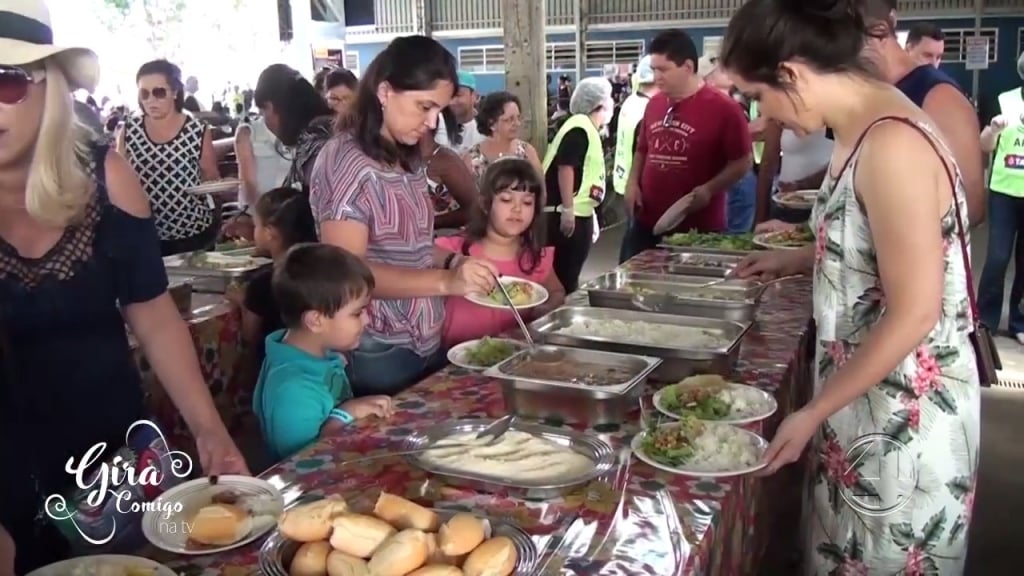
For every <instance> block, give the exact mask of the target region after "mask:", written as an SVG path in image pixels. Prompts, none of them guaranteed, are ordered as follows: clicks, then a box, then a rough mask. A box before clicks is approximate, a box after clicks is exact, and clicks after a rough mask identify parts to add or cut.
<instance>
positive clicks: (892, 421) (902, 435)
mask: <svg viewBox="0 0 1024 576" xmlns="http://www.w3.org/2000/svg"><path fill="white" fill-rule="evenodd" d="M882 432H883V433H885V434H888V435H889V436H892V437H893V438H894V439H896V440H898V441H900V442H902V443H903V444H909V443H910V441H911V436H910V410H907V409H903V410H897V411H895V412H893V413H892V416H891V417H890V418H889V421H888V422H886V423H885V427H884V428H883V429H882ZM891 444H892V443H891V442H887V443H886V445H887V446H889V445H891ZM895 449H896V448H895V446H893V450H895Z"/></svg>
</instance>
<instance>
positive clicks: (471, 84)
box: [434, 70, 484, 156]
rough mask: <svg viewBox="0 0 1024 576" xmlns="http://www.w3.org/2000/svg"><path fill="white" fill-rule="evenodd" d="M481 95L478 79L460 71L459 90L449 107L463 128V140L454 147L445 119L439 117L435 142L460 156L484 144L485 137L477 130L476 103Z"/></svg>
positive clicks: (469, 73)
mask: <svg viewBox="0 0 1024 576" xmlns="http://www.w3.org/2000/svg"><path fill="white" fill-rule="evenodd" d="M479 100H480V95H479V94H477V91H476V77H475V76H473V74H472V73H471V72H465V71H462V70H460V71H459V89H458V90H456V91H455V96H453V97H452V101H451V103H450V104H449V105H448V107H449V108H451V111H452V112H453V113H454V114H455V121H456V122H458V123H459V125H461V126H462V134H461V140H460V141H459V142H457V143H455V144H454V145H453V144H452V141H451V138H450V137H449V136H448V127H447V126H445V123H444V117H443V116H441V117H438V122H437V133H436V134H435V135H434V141H435V142H437V143H438V144H440V145H441V146H447V147H449V148H452V149H453V150H455V152H457V153H458V154H459V155H460V156H461V155H462V154H464V153H465V152H466V151H467V150H469V149H470V148H472V147H473V146H475V145H477V144H479V143H480V142H483V140H484V137H483V136H481V135H480V132H478V131H477V129H476V103H477V101H479Z"/></svg>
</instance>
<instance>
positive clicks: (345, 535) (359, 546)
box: [331, 514, 395, 558]
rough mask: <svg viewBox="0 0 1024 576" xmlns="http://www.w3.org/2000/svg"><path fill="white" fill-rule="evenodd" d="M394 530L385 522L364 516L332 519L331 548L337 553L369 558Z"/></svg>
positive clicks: (351, 515) (345, 515) (343, 516)
mask: <svg viewBox="0 0 1024 576" xmlns="http://www.w3.org/2000/svg"><path fill="white" fill-rule="evenodd" d="M394 533H395V529H394V528H393V527H392V526H391V525H390V524H388V523H387V522H385V521H383V520H381V519H380V518H374V517H373V516H366V515H364V514H343V515H341V516H338V517H337V518H335V519H334V531H332V532H331V546H332V547H333V548H334V549H335V550H337V551H338V552H344V553H345V554H351V555H352V556H356V557H359V558H369V557H370V556H373V553H374V552H375V551H376V550H377V548H379V547H380V545H381V544H383V543H384V541H385V540H387V539H388V538H389V537H391V536H392V535H393V534H394Z"/></svg>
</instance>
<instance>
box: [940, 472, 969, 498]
mask: <svg viewBox="0 0 1024 576" xmlns="http://www.w3.org/2000/svg"><path fill="white" fill-rule="evenodd" d="M946 488H949V492H950V494H952V495H953V497H954V498H956V499H957V500H961V501H962V500H963V499H964V498H965V497H966V496H967V493H968V492H970V491H971V477H970V476H954V477H953V479H952V480H949V481H948V482H946Z"/></svg>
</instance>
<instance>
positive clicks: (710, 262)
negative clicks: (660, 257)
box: [665, 250, 744, 278]
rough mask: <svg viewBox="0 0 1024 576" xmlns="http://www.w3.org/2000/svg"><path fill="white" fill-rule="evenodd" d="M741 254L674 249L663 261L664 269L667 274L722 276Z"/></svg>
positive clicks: (734, 266)
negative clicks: (664, 261)
mask: <svg viewBox="0 0 1024 576" xmlns="http://www.w3.org/2000/svg"><path fill="white" fill-rule="evenodd" d="M743 258H744V257H743V256H739V255H734V254H712V253H708V252H695V251H693V250H679V251H674V252H673V253H672V254H671V255H670V256H669V257H668V261H667V262H666V263H665V271H666V272H668V273H669V274H684V275H687V276H710V277H712V278H724V277H725V275H726V274H727V273H729V272H730V271H732V270H733V269H734V268H736V266H737V265H738V264H739V263H740V261H741V260H743Z"/></svg>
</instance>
